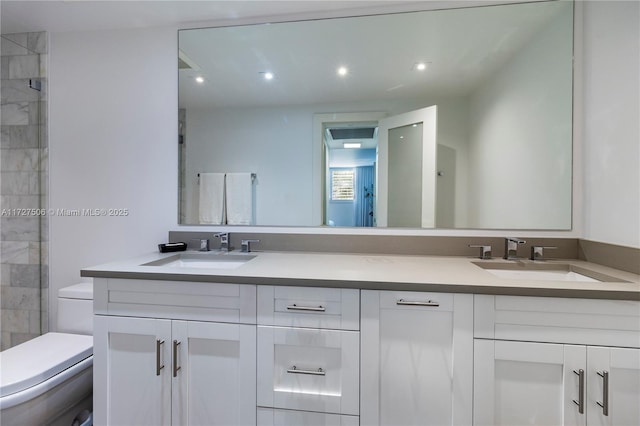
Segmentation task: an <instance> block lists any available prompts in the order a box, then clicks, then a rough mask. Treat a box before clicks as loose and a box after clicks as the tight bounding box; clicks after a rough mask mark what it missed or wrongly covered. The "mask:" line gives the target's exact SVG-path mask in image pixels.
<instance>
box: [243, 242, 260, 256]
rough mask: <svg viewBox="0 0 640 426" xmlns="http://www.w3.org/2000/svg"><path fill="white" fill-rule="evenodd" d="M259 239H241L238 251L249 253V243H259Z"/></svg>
mask: <svg viewBox="0 0 640 426" xmlns="http://www.w3.org/2000/svg"><path fill="white" fill-rule="evenodd" d="M259 242H260V240H241V241H240V246H241V249H240V251H241V252H242V253H251V243H259Z"/></svg>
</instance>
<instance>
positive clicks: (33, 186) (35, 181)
mask: <svg viewBox="0 0 640 426" xmlns="http://www.w3.org/2000/svg"><path fill="white" fill-rule="evenodd" d="M29 194H32V195H40V173H37V172H34V173H31V174H30V175H29Z"/></svg>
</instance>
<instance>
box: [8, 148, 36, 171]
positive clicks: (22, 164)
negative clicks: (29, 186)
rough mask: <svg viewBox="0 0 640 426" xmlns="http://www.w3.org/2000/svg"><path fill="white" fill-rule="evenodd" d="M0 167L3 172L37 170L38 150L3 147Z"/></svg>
mask: <svg viewBox="0 0 640 426" xmlns="http://www.w3.org/2000/svg"><path fill="white" fill-rule="evenodd" d="M0 167H2V171H5V172H37V171H38V169H39V167H40V150H38V149H33V148H27V149H20V148H16V149H4V150H2V158H0Z"/></svg>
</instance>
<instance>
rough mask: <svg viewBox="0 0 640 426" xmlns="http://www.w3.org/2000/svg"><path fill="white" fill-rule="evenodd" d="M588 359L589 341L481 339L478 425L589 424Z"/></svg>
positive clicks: (478, 346) (476, 363)
mask: <svg viewBox="0 0 640 426" xmlns="http://www.w3.org/2000/svg"><path fill="white" fill-rule="evenodd" d="M585 364H586V347H584V346H574V345H562V344H548V343H530V342H514V341H499V340H482V339H476V340H475V343H474V386H473V387H474V390H473V392H474V393H473V424H474V425H492V426H493V425H581V426H584V425H586V418H587V416H586V401H585V399H584V398H585V392H584V389H585V386H586V380H587V377H586V365H585ZM581 383H582V385H581ZM581 390H582V392H580V391H581Z"/></svg>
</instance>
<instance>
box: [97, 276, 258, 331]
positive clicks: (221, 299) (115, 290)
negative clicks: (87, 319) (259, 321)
mask: <svg viewBox="0 0 640 426" xmlns="http://www.w3.org/2000/svg"><path fill="white" fill-rule="evenodd" d="M93 287H94V290H93V294H94V302H93V307H94V313H95V314H102V315H120V316H136V317H148V318H171V319H184V320H198V321H215V322H229V323H242V324H255V323H256V286H255V285H245V284H220V283H205V282H187V281H160V280H131V279H114V278H94V285H93Z"/></svg>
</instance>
